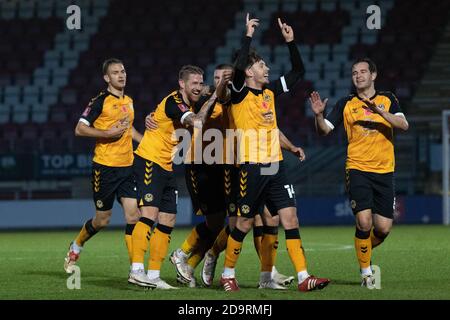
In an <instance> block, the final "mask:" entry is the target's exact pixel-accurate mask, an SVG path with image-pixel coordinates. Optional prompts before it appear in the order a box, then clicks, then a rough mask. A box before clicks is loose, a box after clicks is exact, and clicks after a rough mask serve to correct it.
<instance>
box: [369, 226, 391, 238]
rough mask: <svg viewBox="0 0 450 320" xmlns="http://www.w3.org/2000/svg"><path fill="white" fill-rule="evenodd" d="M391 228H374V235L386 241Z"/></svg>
mask: <svg viewBox="0 0 450 320" xmlns="http://www.w3.org/2000/svg"><path fill="white" fill-rule="evenodd" d="M389 232H390V228H382V229H378V228H377V229H373V235H374V236H375V237H377V238H378V239H379V240H381V241H384V239H386V238H387V236H388V235H389Z"/></svg>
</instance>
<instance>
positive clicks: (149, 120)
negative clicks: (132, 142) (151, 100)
mask: <svg viewBox="0 0 450 320" xmlns="http://www.w3.org/2000/svg"><path fill="white" fill-rule="evenodd" d="M145 129H146V130H156V129H158V122H156V120H155V113H154V112H151V113H150V114H148V115H147V116H146V117H145Z"/></svg>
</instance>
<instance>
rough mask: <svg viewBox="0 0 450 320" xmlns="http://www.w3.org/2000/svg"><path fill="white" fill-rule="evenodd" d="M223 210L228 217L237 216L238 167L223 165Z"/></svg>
mask: <svg viewBox="0 0 450 320" xmlns="http://www.w3.org/2000/svg"><path fill="white" fill-rule="evenodd" d="M223 180H224V196H225V208H226V213H227V215H228V216H229V217H236V216H237V195H238V192H239V167H238V166H236V165H231V164H225V165H223Z"/></svg>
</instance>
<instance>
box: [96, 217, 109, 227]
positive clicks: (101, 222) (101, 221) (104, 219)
mask: <svg viewBox="0 0 450 320" xmlns="http://www.w3.org/2000/svg"><path fill="white" fill-rule="evenodd" d="M110 220H111V217H101V218H100V219H97V221H96V222H97V223H96V226H95V227H96V229H102V228H105V227H106V226H108V224H109V221H110Z"/></svg>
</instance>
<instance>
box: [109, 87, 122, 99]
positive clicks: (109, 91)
mask: <svg viewBox="0 0 450 320" xmlns="http://www.w3.org/2000/svg"><path fill="white" fill-rule="evenodd" d="M106 92H107V93H108V94H110V95H112V96H113V97H116V98H117V99H122V98H123V97H125V92H124V93H123V95H122V97H119V96H116V95H115V94H114V93H112V92H111V91H109V90H108V89H106Z"/></svg>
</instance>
